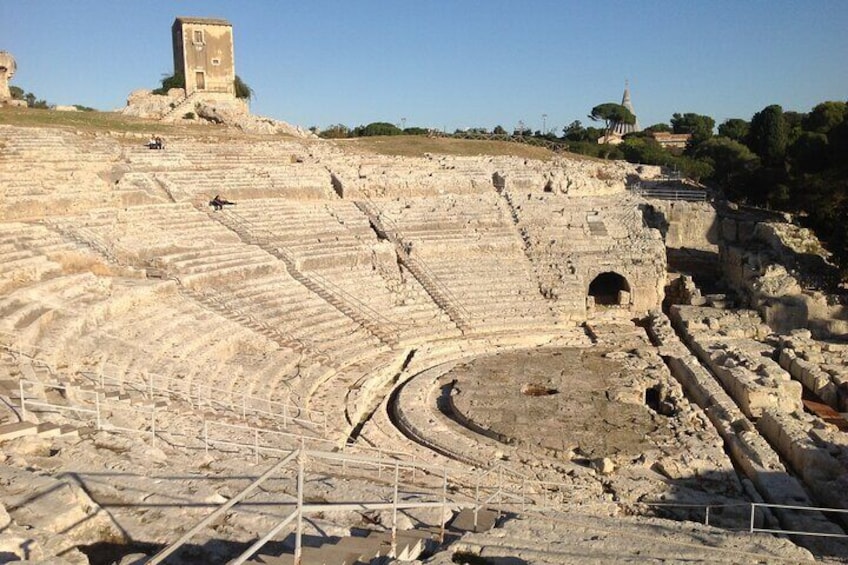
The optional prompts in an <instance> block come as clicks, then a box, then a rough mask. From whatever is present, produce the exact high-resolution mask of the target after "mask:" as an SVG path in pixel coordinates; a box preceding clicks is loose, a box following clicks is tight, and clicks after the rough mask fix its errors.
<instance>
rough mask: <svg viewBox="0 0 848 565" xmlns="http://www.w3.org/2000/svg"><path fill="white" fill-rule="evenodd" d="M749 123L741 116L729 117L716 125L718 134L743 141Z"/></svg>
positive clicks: (749, 127)
mask: <svg viewBox="0 0 848 565" xmlns="http://www.w3.org/2000/svg"><path fill="white" fill-rule="evenodd" d="M750 129H751V124H749V123H748V122H747V121H745V120H743V119H741V118H729V119H727V120H724V123H722V124H721V125H720V126H718V134H719V135H720V136H722V137H726V138H728V139H732V140H733V141H737V142H739V143H745V140H746V139H747V138H748V130H750Z"/></svg>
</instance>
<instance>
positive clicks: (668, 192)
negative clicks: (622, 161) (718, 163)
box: [630, 185, 708, 202]
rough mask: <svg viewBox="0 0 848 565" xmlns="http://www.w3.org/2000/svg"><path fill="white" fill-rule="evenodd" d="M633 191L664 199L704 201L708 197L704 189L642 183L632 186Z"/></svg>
mask: <svg viewBox="0 0 848 565" xmlns="http://www.w3.org/2000/svg"><path fill="white" fill-rule="evenodd" d="M630 190H631V192H633V193H634V194H638V195H639V196H642V197H643V198H659V199H662V200H686V201H689V202H704V201H706V200H707V199H708V195H707V192H706V191H704V190H695V189H686V188H659V187H657V188H644V187H642V186H641V185H637V186H633V187H631V189H630Z"/></svg>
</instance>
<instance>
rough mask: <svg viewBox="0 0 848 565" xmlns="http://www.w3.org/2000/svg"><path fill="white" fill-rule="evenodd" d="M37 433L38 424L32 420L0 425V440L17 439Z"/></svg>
mask: <svg viewBox="0 0 848 565" xmlns="http://www.w3.org/2000/svg"><path fill="white" fill-rule="evenodd" d="M37 433H38V425H37V424H33V423H32V422H15V423H12V424H3V425H2V426H0V441H7V440H11V439H17V438H19V437H24V436H34V435H36V434H37Z"/></svg>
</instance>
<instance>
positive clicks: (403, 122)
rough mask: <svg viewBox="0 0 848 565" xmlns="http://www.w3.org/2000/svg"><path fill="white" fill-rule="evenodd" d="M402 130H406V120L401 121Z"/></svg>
mask: <svg viewBox="0 0 848 565" xmlns="http://www.w3.org/2000/svg"><path fill="white" fill-rule="evenodd" d="M400 129H402V130H404V129H406V118H401V119H400Z"/></svg>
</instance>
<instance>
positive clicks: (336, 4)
mask: <svg viewBox="0 0 848 565" xmlns="http://www.w3.org/2000/svg"><path fill="white" fill-rule="evenodd" d="M176 16H199V17H218V18H225V19H227V20H229V21H230V22H231V23H232V24H233V33H234V36H235V57H236V73H237V74H238V75H240V76H241V77H242V78H243V79H244V80H245V82H247V83H248V84H249V85H250V86H251V87H252V88H253V89H254V90H255V92H256V98H255V101H254V103H253V105H252V109H253V111H254V113H257V114H260V115H265V116H271V117H274V118H278V119H281V120H285V121H288V122H290V123H293V124H298V125H302V126H306V127H308V126H313V125H316V126H319V127H321V128H324V127H326V126H329V125H331V124H335V123H343V124H346V125H348V126H350V127H353V126H356V125H359V124H367V123H369V122H372V121H388V122H392V123H397V124H400V123H401V120H402V118H405V124H406V125H407V126H413V125H415V126H422V127H437V128H446V129H448V130H451V131H452V130H453V129H456V128H466V127H476V126H483V127H488V128H492V127H494V126H495V125H498V124H500V125H503V126H504V127H506V128H507V129H512V128H513V127H515V126H516V125H517V124H518V123H519V121H522V122H523V123H524V124H526V125H527V126H528V127H530V128H532V129H534V130H536V129H541V128H542V124H543V120H544V123H545V126H546V127H547V128H548V129H552V128H557V129H558V130H559V129H561V128H562V126H563V125H565V124H568V123H570V122H571V121H573V120H581V121H583V123H584V124H587V123H588V122H589V120H588V118H587V117H586V115H587V114H588V113H589V111H590V110H591V108H592V106H594V105H597V104H600V103H603V102H619V101H620V100H621V94H622V91H623V88H624V81H625V79H628V80H629V81H630V88H631V93H632V99H633V104H634V106H635V109H636V113H637V115H638V117H639V122H640V124H641V125H643V126H647V125H650V124H653V123H656V122H667V121H668V120H669V119H670V117H671V114H672V113H674V112H696V113H700V114H707V115H710V116H712V117H714V118H715V119H716V121H717V123H721V122H722V121H724V120H725V119H726V118H730V117H742V118H746V119H748V118H750V117H751V115H752V114H753V113H754V112H757V111H759V110H760V109H762V108H763V107H765V106H767V105H769V104H775V103H776V104H780V105H781V106H783V107H784V109H785V110H797V111H807V110H809V109H810V108H811V107H812V106H813V105H815V104H816V103H818V102H821V101H824V100H846V99H848V71H846V66H845V65H846V63H845V61H846V60H847V59H848V57H846V55H848V31H846V29H848V0H833V1H824V0H818V1H817V0H811V1H808V2H800V1H799V2H792V1H786V0H771V1H764V0H746V1H743V2H739V1H735V0H677V1H665V0H654V1H641V2H640V1H629V2H626V1H606V0H596V1H592V2H589V1H584V2H571V1H566V0H558V1H557V0H550V1H548V0H523V1H519V0H513V1H507V0H439V1H436V0H430V1H427V0H381V1H377V0H361V1H357V0H333V1H330V0H308V1H303V0H301V1H298V2H290V1H287V0H279V1H275V0H252V1H247V0H245V1H240V2H236V1H224V0H206V1H173V0H170V1H166V0H140V1H137V0H133V1H129V0H72V1H71V0H67V1H65V0H20V1H15V0H0V50H6V51H9V52H11V53H12V54H13V55H14V56H15V58H16V59H17V62H18V73H17V75H16V76H15V77H14V78H13V79H12V84H13V85H17V86H20V87H22V88H24V89H25V90H27V91H32V92H34V93H35V94H36V95H37V96H38V97H39V98H44V99H46V100H47V101H48V102H51V103H58V104H83V105H86V106H92V107H95V108H98V109H102V110H110V109H115V108H120V107H122V106H123V105H124V104H125V102H126V96H127V94H129V93H130V92H131V91H132V90H134V89H137V88H155V87H157V86H159V81H160V79H161V78H162V76H163V75H164V74H166V73H170V72H171V71H173V61H172V55H171V39H170V29H171V24H172V22H173V20H174V18H175V17H176ZM543 114H547V118H545V119H543V117H542V116H543Z"/></svg>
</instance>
